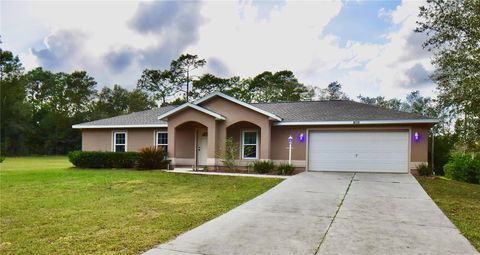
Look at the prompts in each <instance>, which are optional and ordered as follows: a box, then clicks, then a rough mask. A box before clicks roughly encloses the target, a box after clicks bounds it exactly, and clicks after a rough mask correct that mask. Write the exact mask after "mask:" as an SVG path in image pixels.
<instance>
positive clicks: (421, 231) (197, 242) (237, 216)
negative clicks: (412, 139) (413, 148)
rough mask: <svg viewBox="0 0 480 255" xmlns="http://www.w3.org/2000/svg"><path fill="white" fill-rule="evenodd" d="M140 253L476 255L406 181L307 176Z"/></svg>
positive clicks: (402, 177)
mask: <svg viewBox="0 0 480 255" xmlns="http://www.w3.org/2000/svg"><path fill="white" fill-rule="evenodd" d="M145 254H147V255H154V254H156V255H182V254H183V255H186V254H207V255H224V254H267V255H268V254H289V255H294V254H311V255H313V254H478V253H477V252H476V251H475V249H474V248H473V247H472V246H471V245H470V243H469V242H468V241H467V240H466V239H465V238H464V237H463V236H462V235H461V234H460V233H459V231H458V230H457V229H456V228H455V226H453V224H452V223H451V222H450V221H449V220H448V219H447V218H446V216H445V215H444V214H443V213H442V212H441V211H440V209H439V208H438V207H437V206H436V205H435V204H434V203H433V201H432V200H431V199H430V198H429V197H428V195H427V194H426V193H425V192H424V191H423V189H422V188H421V186H420V185H419V184H418V182H417V181H416V180H415V178H413V177H412V176H411V175H409V174H359V173H357V174H354V173H333V172H331V173H329V172H305V173H301V174H298V175H296V176H293V177H291V178H288V179H287V180H285V181H283V182H282V183H280V184H279V185H277V186H276V187H274V188H273V189H271V190H269V191H267V192H266V193H264V194H262V195H260V196H258V197H256V198H255V199H253V200H250V201H249V202H247V203H245V204H243V205H241V206H239V207H237V208H235V209H233V210H231V211H229V212H227V213H226V214H224V215H222V216H220V217H218V218H215V219H213V220H211V221H209V222H207V223H205V224H203V225H201V226H199V227H197V228H195V229H193V230H191V231H188V232H186V233H184V234H182V235H180V236H178V237H177V238H176V239H174V240H172V241H170V242H167V243H165V244H161V245H159V246H157V247H155V248H153V249H151V250H149V251H147V252H146V253H145Z"/></svg>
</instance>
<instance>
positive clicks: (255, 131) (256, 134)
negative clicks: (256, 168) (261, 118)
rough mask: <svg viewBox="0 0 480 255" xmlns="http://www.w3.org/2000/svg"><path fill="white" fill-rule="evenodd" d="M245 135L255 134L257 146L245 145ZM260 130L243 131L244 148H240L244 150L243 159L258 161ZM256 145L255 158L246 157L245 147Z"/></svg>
mask: <svg viewBox="0 0 480 255" xmlns="http://www.w3.org/2000/svg"><path fill="white" fill-rule="evenodd" d="M245 133H255V144H250V143H248V144H245ZM258 142H259V141H258V130H252V129H246V130H242V143H241V144H242V147H241V148H240V149H241V150H242V152H241V153H242V159H247V160H257V159H258V147H259V144H258ZM251 145H255V157H245V146H251Z"/></svg>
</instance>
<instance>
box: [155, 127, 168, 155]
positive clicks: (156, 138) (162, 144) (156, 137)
mask: <svg viewBox="0 0 480 255" xmlns="http://www.w3.org/2000/svg"><path fill="white" fill-rule="evenodd" d="M158 134H167V143H165V144H164V143H158ZM158 146H166V147H167V151H166V153H168V131H155V148H158Z"/></svg>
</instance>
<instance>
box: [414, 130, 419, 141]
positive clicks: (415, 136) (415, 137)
mask: <svg viewBox="0 0 480 255" xmlns="http://www.w3.org/2000/svg"><path fill="white" fill-rule="evenodd" d="M413 139H414V140H415V142H418V141H420V134H419V133H418V132H415V134H413Z"/></svg>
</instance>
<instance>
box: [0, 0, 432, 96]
mask: <svg viewBox="0 0 480 255" xmlns="http://www.w3.org/2000/svg"><path fill="white" fill-rule="evenodd" d="M185 4H187V3H185V2H182V5H175V4H173V3H172V4H165V3H163V2H141V3H138V2H133V1H115V2H112V1H105V2H90V1H84V2H28V3H27V2H7V3H6V4H3V5H4V8H2V9H3V10H2V22H1V23H2V41H4V44H3V45H2V47H5V48H6V49H9V50H12V51H14V52H15V53H16V54H19V55H20V57H21V59H22V61H23V62H24V64H25V65H26V66H27V68H32V67H34V66H36V65H38V64H42V65H45V63H46V62H45V61H46V60H45V58H42V57H41V54H39V53H40V52H43V53H44V55H45V54H47V55H48V54H49V55H48V56H50V57H52V56H53V57H55V58H54V60H56V61H57V62H55V63H53V62H52V63H50V64H52V65H50V66H51V67H52V68H54V69H56V70H54V71H57V70H58V71H71V70H75V69H86V70H87V71H88V73H89V74H91V75H92V76H94V77H95V78H96V80H97V81H99V83H100V84H101V85H112V84H114V83H119V84H122V85H124V86H128V87H130V88H131V87H133V86H134V84H135V82H136V80H137V79H138V77H139V75H140V72H141V70H142V69H143V68H145V67H157V68H162V67H165V66H166V64H168V62H169V61H170V60H171V58H174V57H175V56H177V55H178V54H180V53H182V52H189V53H192V54H198V55H199V56H200V57H203V58H205V59H207V60H212V61H213V62H212V63H211V64H210V65H208V66H207V67H206V68H205V69H204V71H211V72H217V74H218V75H227V74H228V75H239V76H242V77H249V76H253V75H256V74H258V73H260V72H262V71H265V70H272V71H278V70H282V69H289V70H292V71H293V72H294V73H295V74H296V75H297V76H298V78H299V79H300V81H302V82H304V83H306V84H309V85H317V86H326V85H327V84H328V83H329V82H331V81H334V80H338V81H339V82H340V83H342V84H343V85H344V89H345V91H346V92H347V93H348V94H349V95H350V96H352V97H356V96H357V95H358V94H362V95H371V96H374V95H384V96H387V97H401V96H403V95H404V94H407V93H408V92H409V91H410V90H411V89H414V88H415V89H416V88H417V86H416V85H414V84H412V85H411V86H409V82H411V81H416V80H415V79H413V80H412V77H414V78H415V77H419V74H424V73H425V72H430V71H431V70H432V66H431V64H430V61H429V59H428V58H429V54H428V53H427V52H426V51H423V50H422V49H421V46H420V45H419V44H420V43H421V42H422V41H423V39H424V37H423V36H422V35H419V34H415V33H414V32H413V29H414V28H415V20H416V18H417V16H416V15H417V13H418V7H419V6H420V5H421V4H422V2H410V1H404V2H402V3H401V4H400V5H399V6H398V7H397V8H396V9H395V10H391V11H388V10H384V9H383V10H379V11H378V15H379V16H381V17H383V18H384V19H385V22H391V23H392V28H391V31H390V32H389V33H388V34H386V35H385V39H386V41H387V42H386V43H385V42H382V43H366V42H356V41H350V42H348V43H347V44H346V45H340V43H339V41H340V40H339V38H338V37H335V36H333V35H328V34H327V35H322V31H323V30H324V28H325V27H326V25H327V24H328V23H329V22H330V21H331V20H332V19H333V18H334V17H335V16H337V15H338V13H339V12H340V11H341V10H342V7H343V4H342V2H340V1H301V2H299V1H295V2H293V1H292V2H286V3H282V4H280V5H274V6H273V8H272V9H271V10H270V11H269V12H268V15H267V16H265V17H262V18H259V15H260V16H261V15H264V14H262V12H265V10H260V9H259V7H258V6H257V5H255V4H254V3H252V2H251V1H239V2H228V1H222V2H220V1H208V2H204V3H203V4H201V5H200V4H192V3H190V4H191V5H189V6H187V7H185ZM155 8H156V9H155ZM157 14H158V15H157ZM160 14H162V15H160ZM159 15H160V16H161V17H160V16H159ZM142 17H143V19H142ZM19 30H20V31H22V33H20V32H19ZM62 35H63V36H62ZM65 35H66V36H65ZM69 35H72V36H69ZM73 35H75V36H73ZM77 35H84V36H77ZM53 39H55V40H56V42H54V41H53ZM60 39H62V40H60ZM42 41H45V43H42ZM28 48H33V50H32V51H31V52H30V51H29V49H28ZM65 49H66V50H65ZM42 50H44V51H42ZM62 50H63V53H61V52H62ZM53 64H57V66H54V65H53ZM414 67H415V68H414ZM420 67H421V68H420ZM422 68H423V69H422ZM412 74H413V76H412ZM417 80H418V79H417ZM418 88H420V89H421V90H422V92H423V93H424V94H428V95H431V94H432V88H433V87H432V86H428V85H426V84H425V83H422V84H421V86H418Z"/></svg>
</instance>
